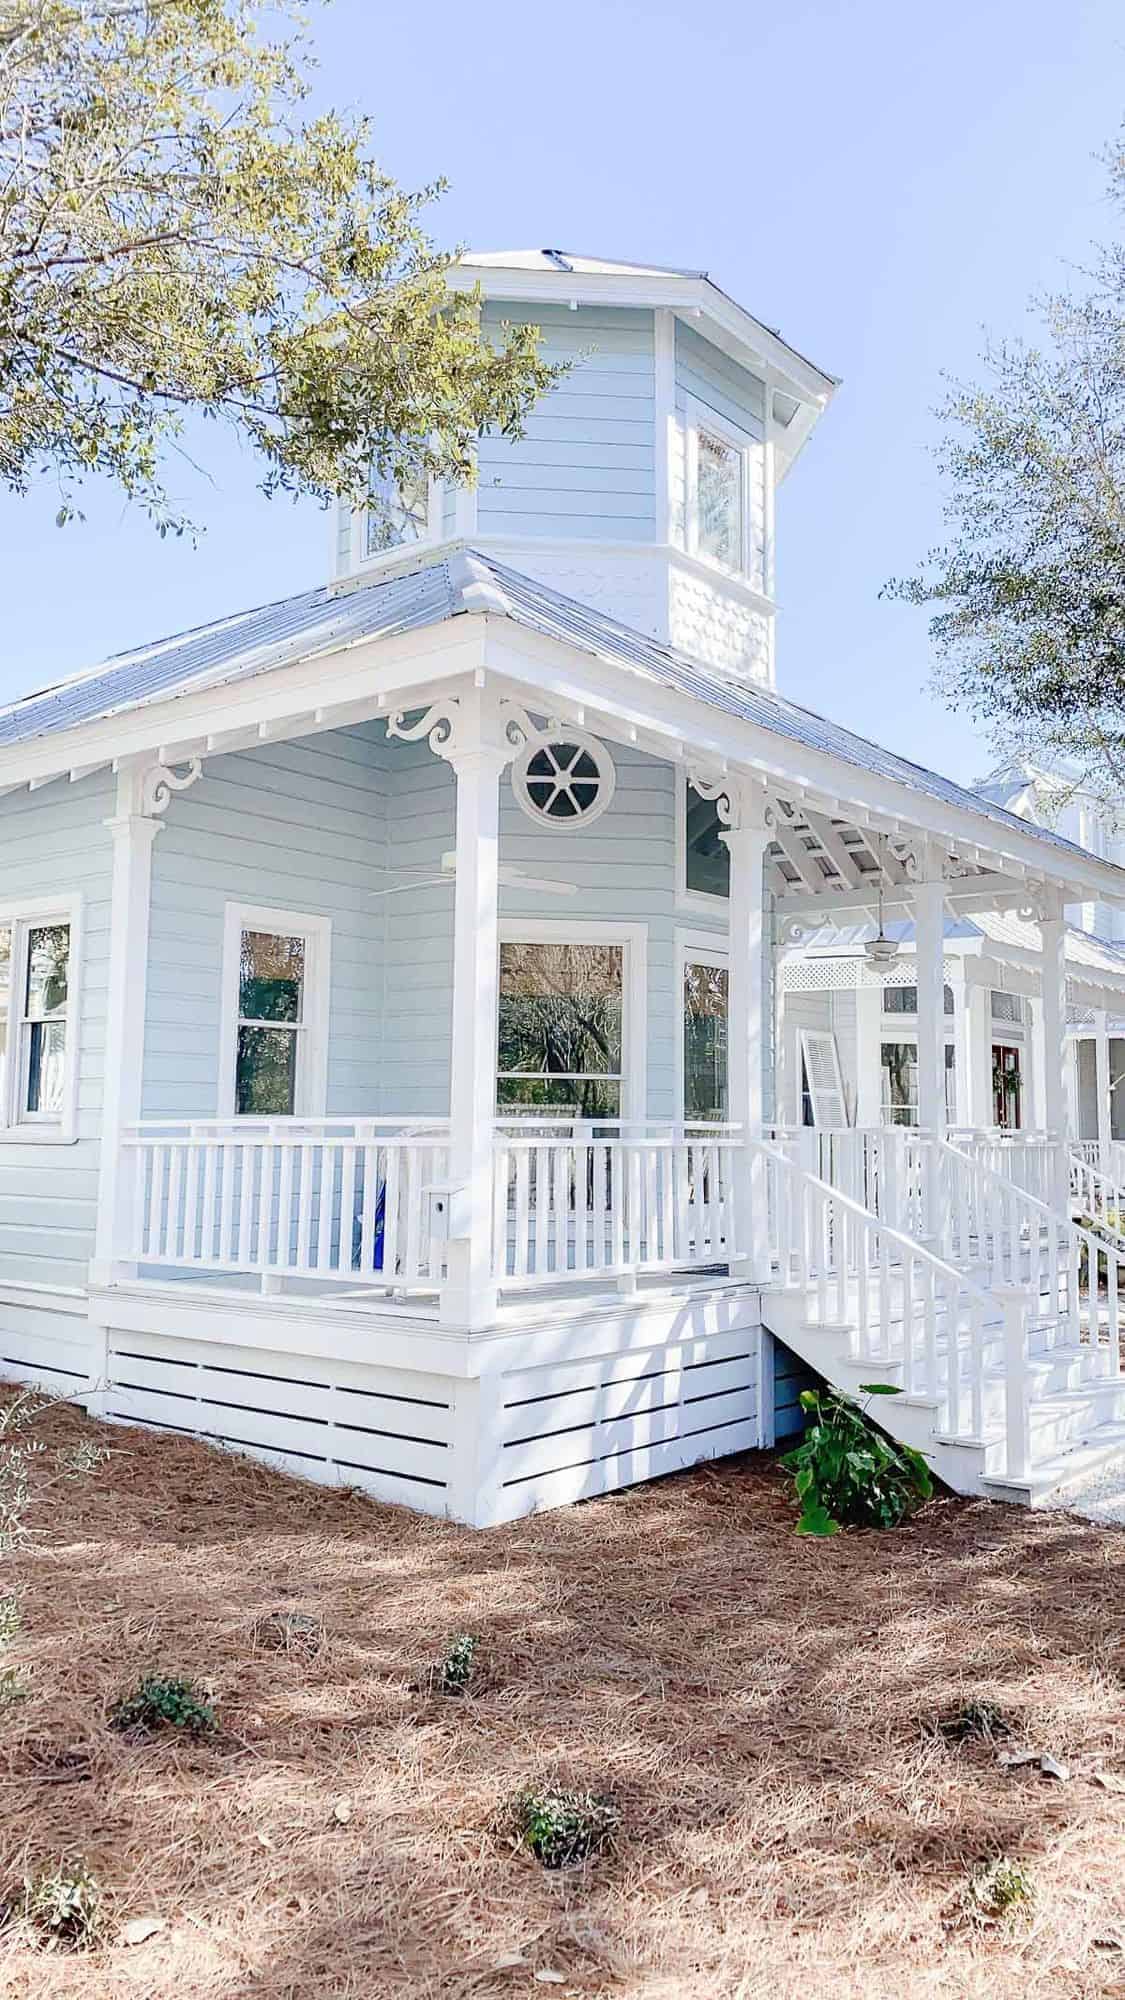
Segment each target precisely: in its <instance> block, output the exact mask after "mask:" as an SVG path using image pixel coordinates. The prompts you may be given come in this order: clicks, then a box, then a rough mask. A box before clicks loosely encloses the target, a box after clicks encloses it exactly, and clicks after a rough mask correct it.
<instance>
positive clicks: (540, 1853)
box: [510, 1786, 618, 1868]
mask: <svg viewBox="0 0 1125 2000" xmlns="http://www.w3.org/2000/svg"><path fill="white" fill-rule="evenodd" d="M510 1822H511V1827H512V1831H513V1835H514V1839H515V1844H516V1846H517V1847H526V1848H527V1849H528V1851H529V1852H530V1853H531V1854H534V1855H535V1857H536V1859H537V1860H538V1861H541V1862H542V1863H543V1866H544V1868H567V1867H571V1866H572V1865H573V1864H574V1863H575V1862H579V1861H587V1860H589V1858H590V1856H591V1855H593V1854H597V1853H598V1852H599V1851H600V1850H601V1849H602V1848H603V1847H605V1846H607V1845H608V1843H609V1842H610V1841H611V1840H612V1838H613V1835H614V1832H615V1830H616V1828H617V1825H618V1814H617V1810H616V1807H615V1806H614V1804H613V1802H612V1800H610V1799H606V1798H598V1797H596V1796H595V1794H594V1793H593V1792H572V1791H563V1790H561V1789H559V1788H556V1787H555V1786H547V1787H545V1788H544V1789H543V1790H542V1791H531V1792H521V1793H520V1794H519V1796H518V1797H517V1798H515V1799H514V1800H513V1801H512V1805H511V1809H510Z"/></svg>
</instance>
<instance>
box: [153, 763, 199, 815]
mask: <svg viewBox="0 0 1125 2000" xmlns="http://www.w3.org/2000/svg"><path fill="white" fill-rule="evenodd" d="M202 773H203V759H202V757H189V758H188V760H187V762H186V764H184V765H183V766H182V767H181V768H179V769H177V767H176V766H175V765H174V764H154V765H153V767H152V769H151V770H150V771H146V772H145V774H144V778H143V780H142V782H141V815H142V817H143V818H145V819H159V818H160V816H161V815H162V814H163V813H166V812H167V810H168V807H169V805H170V803H171V799H172V794H173V792H186V791H187V789H188V786H189V785H194V783H195V781H196V779H197V778H199V777H201V776H202Z"/></svg>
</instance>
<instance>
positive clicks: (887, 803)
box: [484, 619, 1125, 903]
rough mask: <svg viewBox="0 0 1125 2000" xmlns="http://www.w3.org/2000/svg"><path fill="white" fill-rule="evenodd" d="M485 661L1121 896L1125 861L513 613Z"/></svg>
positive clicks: (845, 803)
mask: <svg viewBox="0 0 1125 2000" xmlns="http://www.w3.org/2000/svg"><path fill="white" fill-rule="evenodd" d="M484 663H485V665H486V667H487V668H488V669H489V670H490V671H493V672H497V673H500V674H503V675H506V676H508V677H509V678H511V679H513V680H515V681H518V682H521V683H522V684H523V685H525V686H531V687H532V688H534V689H537V690H539V691H540V692H542V693H554V694H556V695H559V696H561V697H563V698H564V699H567V700H570V701H573V702H575V703H578V704H579V705H584V706H585V707H587V708H589V709H590V710H591V711H593V710H595V709H596V710H598V711H599V712H600V713H601V714H602V715H603V716H604V717H605V719H606V724H605V726H606V727H607V728H608V729H609V733H610V734H613V733H614V730H613V724H615V723H616V724H617V725H618V728H620V725H621V723H625V724H627V725H629V724H631V725H632V726H633V727H635V728H637V729H642V730H644V731H646V732H647V733H648V734H650V735H657V736H659V737H661V738H663V739H666V740H668V741H669V742H670V743H672V744H675V743H679V744H680V745H690V746H691V749H692V750H694V751H695V752H696V753H697V754H698V753H700V752H702V753H704V754H706V755H709V756H712V757H714V758H716V759H718V760H719V761H720V762H721V761H722V760H724V759H728V760H730V761H731V762H737V763H738V764H739V765H741V766H749V767H750V768H751V769H753V770H755V771H756V772H758V773H760V774H761V775H762V776H763V777H764V778H766V780H767V781H769V780H774V781H776V782H777V783H778V784H779V785H784V786H789V787H792V786H796V787H797V788H798V789H800V788H802V787H803V788H804V789H805V790H806V791H808V792H809V793H814V794H816V795H817V796H818V798H820V799H825V800H828V801H830V802H831V804H832V805H833V807H834V808H835V809H837V810H838V811H839V812H840V815H841V817H846V816H848V815H849V814H851V813H855V814H857V815H859V817H860V821H861V822H862V817H863V815H864V813H867V812H872V813H877V814H879V815H881V816H883V817H884V818H886V819H888V820H891V821H895V822H898V823H900V824H901V825H902V827H903V828H904V829H909V830H910V831H914V832H919V833H922V834H927V835H929V836H931V837H932V838H933V839H935V840H939V841H942V840H946V841H949V842H951V843H953V844H956V843H958V842H961V843H964V844H967V845H969V846H975V847H978V848H980V849H981V850H983V851H986V852H987V853H989V854H990V855H993V856H995V857H996V858H997V861H998V863H999V872H1003V864H1004V863H1005V862H1006V861H1007V862H1010V863H1013V862H1014V863H1015V864H1016V865H1017V866H1018V867H1019V868H1020V869H1021V870H1023V871H1026V872H1027V873H1029V874H1030V875H1032V876H1034V877H1036V878H1048V879H1049V880H1050V881H1051V882H1052V884H1054V885H1056V886H1059V887H1061V888H1063V889H1064V890H1065V891H1066V892H1068V893H1067V900H1068V901H1072V902H1074V901H1078V900H1085V898H1084V897H1080V896H1079V895H1078V894H1076V893H1074V892H1076V891H1080V890H1081V891H1089V892H1090V893H1092V894H1093V895H1094V896H1096V897H1101V898H1103V899H1104V900H1105V901H1107V902H1112V903H1125V869H1120V868H1115V867H1114V866H1113V864H1112V863H1110V862H1104V861H1099V860H1097V859H1096V857H1095V856H1093V855H1089V856H1084V855H1082V854H1081V853H1080V852H1078V851H1075V852H1073V853H1066V852H1063V851H1062V850H1060V849H1058V848H1056V847H1054V846H1052V845H1051V843H1049V842H1048V841H1039V840H1037V838H1036V837H1035V833H1034V830H1033V829H1031V828H1029V829H1028V832H1027V834H1026V835H1025V834H1023V833H1022V831H1021V830H1020V828H1018V827H1016V826H1006V825H1005V826H1001V825H999V824H998V823H997V822H996V821H995V820H991V819H989V818H987V817H986V816H985V815H984V814H983V813H978V812H976V811H975V810H973V809H972V808H969V807H963V806H956V805H953V804H952V803H950V802H949V801H947V800H945V799H939V798H935V797H932V796H931V795H930V794H929V793H926V792H921V791H917V790H915V789H914V787H913V786H911V785H908V784H906V783H904V782H903V781H902V780H901V779H896V778H887V777H884V776H882V775H880V774H879V773H878V772H874V771H866V770H864V769H863V767H862V766H860V765H857V764H853V763H851V762H850V761H849V760H848V759H846V758H844V757H841V756H837V755H835V754H834V753H832V752H829V751H825V750H817V749H815V748H812V747H809V746H806V745H804V744H801V743H796V742H793V741H792V739H790V738H788V737H786V736H785V735H784V734H782V733H781V732H780V731H775V730H772V729H767V728H765V727H764V726H762V725H761V724H759V723H754V722H749V721H745V720H743V719H741V718H739V717H736V716H730V715H727V714H725V713H724V712H723V711H721V710H719V709H712V708H709V707H708V706H706V705H705V704H704V703H703V702H701V701H696V700H693V698H692V697H691V696H690V695H686V694H683V693H681V692H680V691H679V690H678V689H676V688H669V687H666V686H665V685H664V684H663V683H661V682H659V681H657V680H656V679H655V678H650V677H648V676H647V675H646V674H645V672H644V670H643V669H642V668H638V669H636V670H632V669H629V668H625V667H621V666H619V665H618V664H617V663H616V662H611V661H607V660H604V659H602V658H601V657H600V656H595V655H593V654H591V653H587V652H583V651H581V650H579V649H578V648H577V647H576V646H573V645H571V644H570V643H564V642H563V641H561V640H558V639H554V638H549V637H548V636H547V635H546V634H544V633H540V632H535V631H532V630H531V629H530V628H529V627H527V626H523V625H517V624H516V623H515V621H514V620H512V621H509V620H504V619H498V620H496V621H495V622H493V621H489V632H488V636H487V640H486V644H485V657H484ZM668 755H669V756H670V757H673V758H674V757H675V752H674V751H673V750H671V749H670V750H669V752H668ZM1013 894H1015V885H1013ZM1022 900H1027V898H1026V897H1024V898H1023V899H1022Z"/></svg>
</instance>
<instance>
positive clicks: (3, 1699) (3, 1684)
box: [0, 1667, 30, 1715]
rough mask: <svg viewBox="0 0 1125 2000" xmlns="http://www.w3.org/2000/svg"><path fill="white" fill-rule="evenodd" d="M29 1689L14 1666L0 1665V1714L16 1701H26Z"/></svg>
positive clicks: (13, 1705)
mask: <svg viewBox="0 0 1125 2000" xmlns="http://www.w3.org/2000/svg"><path fill="white" fill-rule="evenodd" d="M29 1693H30V1689H29V1688H28V1685H27V1682H26V1681H25V1680H24V1678H23V1675H22V1674H21V1673H20V1672H19V1670H18V1668H16V1667H0V1715H2V1714H3V1713H4V1710H5V1709H6V1708H14V1707H15V1706H16V1703H17V1702H20V1701H26V1700H27V1697H28V1694H29Z"/></svg>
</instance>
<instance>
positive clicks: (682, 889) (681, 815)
mask: <svg viewBox="0 0 1125 2000" xmlns="http://www.w3.org/2000/svg"><path fill="white" fill-rule="evenodd" d="M687 795H688V775H687V772H686V771H682V770H681V771H677V773H676V907H677V908H678V909H681V910H697V911H698V912H699V914H700V915H701V916H702V914H703V912H704V911H706V912H707V913H708V915H709V916H713V917H717V918H718V919H719V920H720V921H721V922H722V924H723V925H724V926H725V925H726V924H727V923H728V912H729V910H730V897H729V896H718V895H712V894H711V893H710V891H709V890H707V889H689V888H688V880H687Z"/></svg>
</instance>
